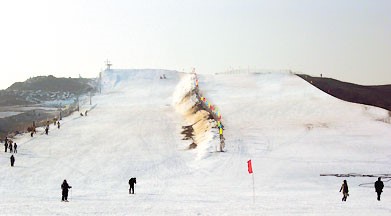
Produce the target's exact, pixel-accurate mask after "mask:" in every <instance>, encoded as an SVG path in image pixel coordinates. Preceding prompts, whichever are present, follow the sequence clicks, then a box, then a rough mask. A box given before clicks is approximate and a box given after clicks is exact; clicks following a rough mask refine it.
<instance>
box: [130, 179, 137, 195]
mask: <svg viewBox="0 0 391 216" xmlns="http://www.w3.org/2000/svg"><path fill="white" fill-rule="evenodd" d="M134 184H136V178H130V179H129V186H130V188H129V194H134Z"/></svg>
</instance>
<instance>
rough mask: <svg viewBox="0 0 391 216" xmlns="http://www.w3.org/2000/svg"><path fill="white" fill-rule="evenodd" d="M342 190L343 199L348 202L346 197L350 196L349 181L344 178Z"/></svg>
mask: <svg viewBox="0 0 391 216" xmlns="http://www.w3.org/2000/svg"><path fill="white" fill-rule="evenodd" d="M341 191H342V194H343V197H342V201H345V202H346V198H347V197H348V196H349V188H348V183H347V182H346V180H343V184H342V186H341V189H340V190H339V192H341Z"/></svg>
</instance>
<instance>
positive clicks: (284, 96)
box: [0, 70, 391, 215]
mask: <svg viewBox="0 0 391 216" xmlns="http://www.w3.org/2000/svg"><path fill="white" fill-rule="evenodd" d="M162 74H165V75H166V77H167V79H159V77H160V76H161V75H162ZM192 76H194V75H192V74H184V73H179V72H176V71H165V70H110V71H105V73H104V74H103V75H102V78H103V80H102V83H103V90H102V94H100V95H97V96H95V97H94V100H93V104H92V105H88V104H85V105H84V106H82V107H81V111H82V112H84V111H85V110H89V114H88V116H80V115H79V114H77V113H74V114H73V115H71V116H69V117H67V118H64V119H63V121H62V124H61V125H62V126H61V128H60V129H57V128H54V127H53V126H51V128H50V132H49V135H44V134H42V132H43V128H39V132H38V134H37V135H36V136H35V137H33V138H31V137H29V135H28V134H24V135H19V136H17V137H16V138H15V141H16V142H17V143H18V145H19V148H18V153H17V154H14V155H15V157H16V162H15V167H10V165H9V157H10V153H5V152H0V172H1V173H2V178H0V194H1V196H0V209H1V214H4V215H342V214H344V215H388V214H389V213H390V212H391V207H390V206H389V203H390V202H391V195H390V192H389V191H388V190H389V188H390V187H391V185H390V182H389V181H388V180H389V179H388V178H384V182H385V186H386V188H385V190H384V191H385V192H384V195H383V197H382V201H381V202H378V201H377V200H376V193H375V192H374V189H373V188H372V185H373V182H374V181H375V180H376V179H377V178H376V177H355V178H349V177H344V178H336V177H333V176H326V177H324V176H321V174H325V173H326V174H347V173H356V174H372V175H373V176H385V177H386V174H388V173H389V169H388V164H390V163H391V157H390V154H389V152H391V146H390V145H389V141H390V140H391V133H390V132H391V125H390V124H389V123H386V122H387V121H389V120H390V117H389V115H388V112H387V111H385V110H384V109H380V108H376V107H372V106H367V105H361V104H354V103H347V102H344V101H342V100H339V99H336V98H334V97H332V96H330V95H328V94H325V93H324V92H322V91H320V90H319V89H317V88H315V87H313V86H312V85H309V84H308V83H307V82H305V81H304V80H303V79H301V78H299V77H297V76H295V75H291V74H285V73H266V74H243V75H240V74H239V75H198V77H199V92H200V93H201V94H202V95H203V97H205V98H207V100H208V101H209V102H210V103H212V104H213V105H214V106H216V107H217V108H218V109H219V111H220V112H221V115H222V123H223V124H224V137H225V139H226V140H225V141H226V142H225V144H226V146H225V152H219V151H218V148H217V147H218V134H217V130H216V128H213V127H200V128H201V130H200V131H201V132H202V131H203V136H201V135H200V136H199V137H198V138H200V139H199V140H201V141H200V142H197V144H198V145H197V147H196V148H195V149H191V150H189V144H191V142H192V141H190V140H183V134H181V132H182V130H183V126H186V125H189V124H191V122H190V119H192V118H190V117H189V116H191V115H193V114H194V113H193V112H186V109H184V108H183V107H182V105H183V106H186V107H187V108H189V107H191V106H192V103H188V102H189V101H191V100H193V99H194V98H193V99H191V100H188V99H187V96H188V95H189V94H188V93H189V91H190V90H191V89H192V86H193V85H194V79H193V78H192ZM181 98H182V99H181ZM185 98H186V99H185ZM181 101H186V103H185V104H180V105H178V102H181ZM193 102H194V101H193ZM192 120H194V119H192ZM202 124H204V125H203V126H208V125H207V124H213V121H204V123H202ZM196 138H197V137H196ZM249 159H251V160H252V162H253V170H254V176H251V175H249V174H248V172H247V161H248V160H249ZM131 177H136V178H137V184H136V187H135V194H134V195H129V194H128V188H129V185H128V180H129V178H131ZM64 179H67V181H68V183H69V184H70V185H71V186H72V187H73V188H72V190H71V192H70V198H69V200H70V202H69V203H64V202H60V199H61V189H60V185H61V183H62V181H63V180H64ZM253 179H254V186H255V187H254V192H255V197H254V199H253ZM344 179H347V181H348V184H349V189H350V196H349V197H348V200H347V202H343V203H342V202H341V197H342V195H341V194H340V193H338V190H339V188H340V186H341V183H342V181H343V180H344Z"/></svg>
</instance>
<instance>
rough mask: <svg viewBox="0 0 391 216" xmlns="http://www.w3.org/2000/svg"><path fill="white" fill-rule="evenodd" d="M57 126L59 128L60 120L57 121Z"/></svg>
mask: <svg viewBox="0 0 391 216" xmlns="http://www.w3.org/2000/svg"><path fill="white" fill-rule="evenodd" d="M57 128H58V129H60V121H58V122H57Z"/></svg>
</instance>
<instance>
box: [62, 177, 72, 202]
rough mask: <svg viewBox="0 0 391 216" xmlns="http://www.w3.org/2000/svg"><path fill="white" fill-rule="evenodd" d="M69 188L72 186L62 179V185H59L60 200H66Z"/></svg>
mask: <svg viewBox="0 0 391 216" xmlns="http://www.w3.org/2000/svg"><path fill="white" fill-rule="evenodd" d="M69 188H72V186H69V185H68V183H67V180H66V179H64V181H63V182H62V185H61V189H62V198H61V201H64V202H68V190H69Z"/></svg>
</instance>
